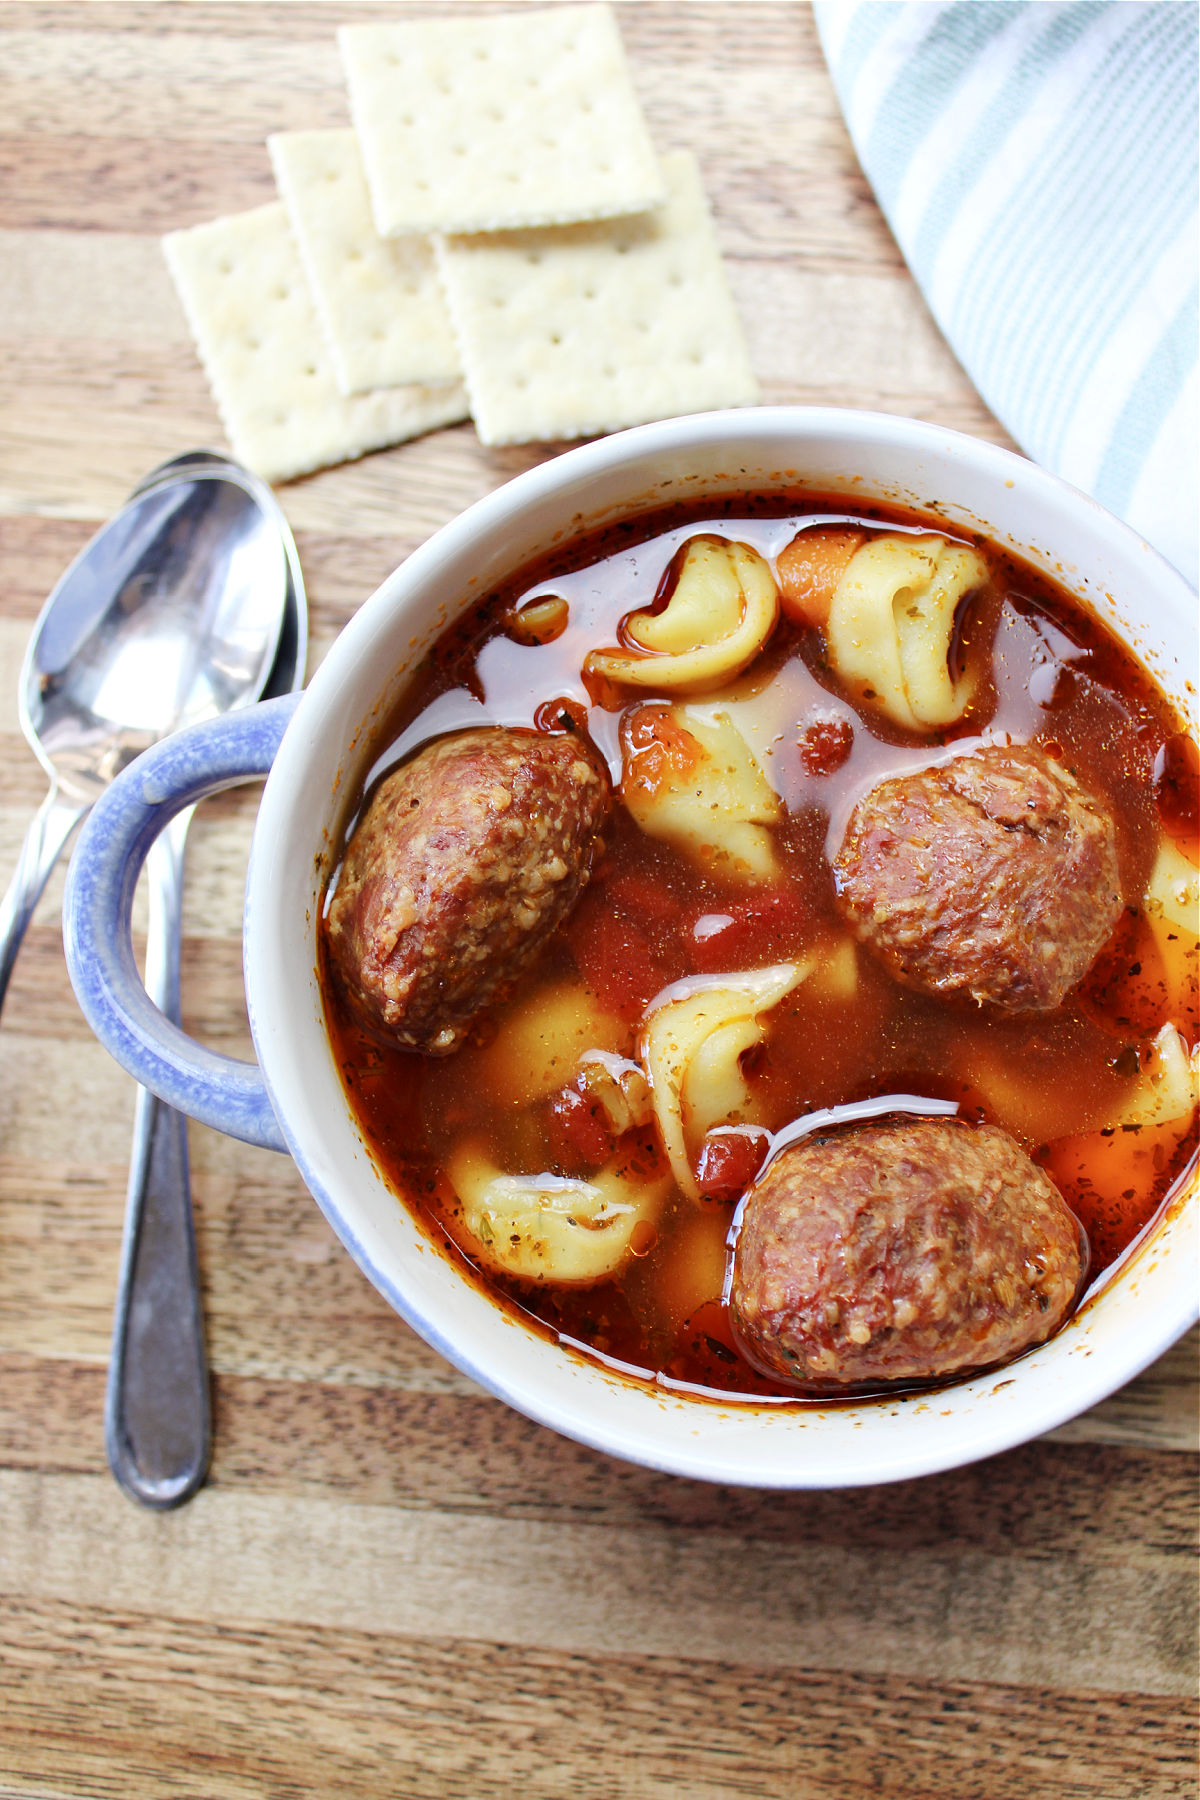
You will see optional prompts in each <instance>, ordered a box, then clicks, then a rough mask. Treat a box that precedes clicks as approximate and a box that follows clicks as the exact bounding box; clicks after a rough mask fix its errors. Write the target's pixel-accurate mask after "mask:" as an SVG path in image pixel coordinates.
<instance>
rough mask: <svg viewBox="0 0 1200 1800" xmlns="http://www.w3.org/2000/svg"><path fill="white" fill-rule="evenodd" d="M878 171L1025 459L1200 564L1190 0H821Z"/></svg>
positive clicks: (940, 311) (1182, 559)
mask: <svg viewBox="0 0 1200 1800" xmlns="http://www.w3.org/2000/svg"><path fill="white" fill-rule="evenodd" d="M815 11H816V17H817V26H818V29H819V31H820V35H821V41H822V44H823V47H824V50H825V55H826V59H827V61H828V63H829V67H830V70H831V72H832V75H833V80H834V84H835V86H836V88H837V91H838V97H839V99H840V101H841V104H842V110H843V112H844V113H845V115H846V120H847V123H848V125H849V127H850V133H851V136H852V137H853V139H854V145H855V148H856V150H857V151H858V155H859V159H860V161H861V163H862V166H863V168H864V170H865V171H866V174H867V177H868V179H869V180H870V182H871V185H872V187H873V188H874V190H875V193H876V196H877V197H878V200H879V202H880V205H881V206H882V208H883V210H884V212H885V214H886V215H887V218H888V222H889V223H890V225H891V227H892V230H893V232H894V233H895V235H896V239H897V242H898V243H899V245H900V248H901V250H902V251H903V252H904V256H905V259H906V261H907V262H908V265H909V268H910V269H911V270H912V273H913V275H914V276H915V278H916V280H917V282H918V283H919V285H920V287H921V289H922V291H923V293H924V295H925V298H926V300H927V302H928V303H929V306H930V308H931V310H932V312H933V314H934V317H935V318H936V319H937V321H938V324H939V325H940V326H941V328H942V331H943V332H944V334H945V336H946V338H947V340H948V342H949V343H950V345H951V347H952V349H953V350H954V352H955V354H956V355H957V357H958V359H959V361H960V362H961V363H962V365H963V367H964V368H965V369H966V371H967V373H968V374H969V375H970V377H971V379H972V381H973V382H974V383H975V385H976V387H977V388H978V389H979V392H980V394H981V395H982V396H983V398H984V400H985V401H986V402H987V404H988V406H989V407H990V408H991V410H992V411H993V412H994V413H995V415H996V417H997V418H998V419H1000V420H1001V421H1002V422H1003V424H1004V425H1005V427H1006V428H1007V430H1008V431H1009V432H1010V433H1011V434H1012V436H1013V438H1014V439H1015V440H1016V442H1017V443H1018V444H1020V446H1021V448H1022V449H1023V450H1024V451H1025V453H1026V454H1027V455H1028V456H1030V457H1032V458H1033V460H1034V461H1035V462H1039V463H1042V464H1043V465H1044V466H1045V467H1046V468H1049V469H1052V470H1054V471H1055V472H1056V473H1057V474H1059V475H1062V476H1064V477H1065V479H1066V480H1067V481H1070V482H1072V483H1074V485H1075V486H1076V487H1080V488H1083V489H1084V491H1085V492H1087V493H1089V494H1092V495H1094V496H1095V498H1096V499H1097V500H1099V501H1100V502H1101V504H1102V505H1104V506H1106V507H1108V509H1109V510H1110V511H1111V512H1114V513H1117V514H1118V515H1119V516H1120V517H1121V518H1123V519H1126V520H1127V521H1128V522H1129V524H1131V525H1132V526H1133V527H1134V528H1135V530H1137V531H1139V532H1140V533H1141V534H1142V536H1143V537H1145V538H1147V539H1148V540H1149V541H1150V543H1152V544H1153V545H1155V547H1156V548H1157V549H1159V550H1161V551H1162V553H1163V554H1164V556H1166V557H1167V558H1168V559H1169V560H1170V561H1171V562H1173V563H1174V564H1175V565H1176V567H1177V568H1179V569H1180V570H1181V571H1182V573H1183V574H1185V575H1186V576H1187V577H1188V579H1189V580H1190V581H1192V582H1193V583H1194V582H1195V581H1196V575H1197V522H1196V515H1197V440H1198V437H1200V423H1198V418H1197V373H1196V356H1197V334H1198V325H1197V266H1198V245H1200V238H1198V232H1197V197H1198V185H1200V183H1198V172H1200V150H1198V142H1200V140H1198V136H1197V132H1198V116H1197V66H1198V64H1197V18H1198V16H1200V15H1198V10H1197V7H1196V5H1195V4H1194V3H1193V0H1148V3H1143V0H1069V3H1066V4H1059V3H1057V0H950V3H949V4H939V3H928V0H922V3H906V0H816V6H815Z"/></svg>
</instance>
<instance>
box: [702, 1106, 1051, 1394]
mask: <svg viewBox="0 0 1200 1800" xmlns="http://www.w3.org/2000/svg"><path fill="white" fill-rule="evenodd" d="M1084 1263H1085V1246H1084V1239H1083V1236H1082V1232H1081V1230H1080V1227H1079V1224H1078V1222H1077V1220H1076V1219H1075V1217H1074V1214H1073V1213H1071V1212H1070V1210H1069V1209H1068V1207H1067V1204H1066V1202H1065V1200H1064V1199H1063V1197H1062V1195H1061V1194H1060V1193H1059V1192H1058V1189H1057V1188H1056V1187H1054V1186H1053V1184H1052V1183H1051V1182H1050V1181H1049V1180H1048V1179H1047V1178H1046V1176H1045V1175H1044V1174H1043V1173H1042V1171H1041V1170H1040V1169H1038V1168H1037V1167H1036V1166H1035V1165H1034V1164H1033V1163H1032V1162H1030V1160H1029V1158H1028V1157H1027V1156H1026V1155H1025V1152H1024V1151H1023V1150H1022V1149H1021V1148H1020V1146H1019V1145H1018V1144H1016V1143H1015V1142H1014V1141H1013V1139H1012V1138H1011V1137H1009V1135H1008V1133H1007V1132H1005V1131H1001V1130H1000V1129H999V1127H997V1126H994V1125H967V1124H964V1123H962V1122H961V1121H959V1120H956V1119H948V1118H938V1119H892V1120H885V1121H883V1122H880V1123H878V1124H871V1125H859V1126H850V1127H846V1128H842V1129H840V1130H836V1131H833V1132H830V1133H826V1134H822V1135H820V1136H813V1137H810V1138H806V1139H803V1140H802V1141H801V1142H799V1143H797V1144H793V1145H792V1146H790V1147H789V1148H788V1149H786V1150H784V1151H783V1152H782V1153H781V1154H780V1155H779V1156H778V1157H777V1158H776V1159H775V1161H774V1162H772V1163H771V1164H770V1165H769V1166H768V1168H767V1171H766V1173H765V1174H764V1175H763V1177H762V1178H761V1180H760V1181H759V1182H758V1183H757V1184H756V1185H755V1186H754V1187H753V1188H752V1189H751V1190H750V1193H749V1195H748V1196H747V1199H746V1204H745V1212H744V1215H743V1220H742V1227H741V1232H740V1234H739V1236H738V1241H737V1249H736V1252H735V1256H734V1267H733V1281H732V1286H731V1291H730V1310H731V1317H732V1322H733V1327H734V1333H735V1337H736V1339H737V1341H738V1343H739V1344H740V1346H741V1348H742V1351H743V1353H744V1355H745V1356H746V1358H747V1360H748V1361H749V1362H751V1363H753V1364H754V1365H755V1367H756V1368H759V1369H761V1370H763V1371H765V1372H766V1373H767V1374H770V1375H772V1376H777V1377H781V1378H782V1379H783V1380H784V1381H785V1382H787V1383H789V1384H790V1385H792V1386H796V1387H801V1388H804V1389H806V1390H808V1391H810V1392H813V1393H825V1392H832V1391H836V1390H838V1389H845V1388H850V1389H858V1388H861V1387H863V1386H864V1385H871V1384H879V1383H881V1382H896V1381H903V1382H913V1381H937V1380H941V1379H944V1378H946V1377H949V1376H952V1375H961V1374H964V1373H966V1372H967V1371H969V1370H972V1369H980V1368H987V1367H990V1366H992V1365H993V1364H996V1363H1000V1362H1005V1361H1007V1360H1008V1359H1009V1358H1010V1357H1013V1356H1017V1355H1019V1354H1020V1352H1021V1351H1023V1350H1028V1349H1031V1348H1032V1346H1033V1345H1034V1344H1040V1343H1042V1342H1043V1341H1044V1340H1045V1339H1046V1338H1048V1337H1049V1336H1050V1335H1051V1334H1052V1333H1053V1332H1054V1331H1055V1330H1057V1328H1058V1326H1059V1325H1060V1324H1061V1323H1062V1321H1063V1320H1064V1319H1065V1318H1066V1316H1067V1314H1068V1312H1069V1311H1070V1309H1071V1305H1072V1302H1073V1301H1074V1298H1075V1294H1076V1292H1077V1291H1078V1288H1079V1283H1080V1280H1081V1278H1082V1275H1083V1268H1084Z"/></svg>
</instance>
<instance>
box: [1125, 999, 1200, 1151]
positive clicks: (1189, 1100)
mask: <svg viewBox="0 0 1200 1800" xmlns="http://www.w3.org/2000/svg"><path fill="white" fill-rule="evenodd" d="M1139 1062H1140V1067H1139V1069H1138V1075H1137V1082H1136V1085H1135V1086H1134V1089H1133V1092H1132V1093H1131V1094H1130V1096H1129V1098H1128V1100H1127V1101H1126V1102H1125V1105H1124V1106H1123V1107H1122V1108H1121V1111H1120V1114H1119V1116H1118V1117H1117V1118H1115V1119H1114V1120H1113V1121H1112V1124H1113V1126H1114V1127H1122V1126H1132V1125H1170V1124H1172V1123H1173V1122H1174V1121H1175V1120H1177V1119H1178V1120H1180V1121H1182V1120H1187V1119H1190V1118H1191V1116H1192V1113H1193V1112H1194V1111H1195V1107H1196V1100H1197V1097H1198V1096H1197V1085H1198V1082H1200V1045H1198V1046H1197V1049H1196V1051H1194V1052H1193V1053H1192V1054H1191V1055H1190V1056H1189V1054H1188V1047H1187V1043H1186V1042H1185V1040H1184V1037H1183V1034H1182V1033H1181V1032H1180V1031H1179V1030H1178V1029H1177V1028H1176V1026H1174V1025H1169V1024H1168V1025H1164V1026H1163V1028H1162V1030H1161V1031H1160V1032H1159V1033H1158V1035H1157V1037H1155V1038H1154V1039H1153V1040H1152V1041H1151V1042H1150V1043H1149V1044H1148V1045H1145V1046H1143V1049H1142V1054H1141V1057H1140V1059H1139Z"/></svg>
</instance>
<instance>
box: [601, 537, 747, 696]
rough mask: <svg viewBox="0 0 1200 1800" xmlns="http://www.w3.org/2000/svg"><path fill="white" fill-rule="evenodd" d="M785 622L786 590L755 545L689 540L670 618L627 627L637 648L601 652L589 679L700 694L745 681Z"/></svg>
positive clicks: (645, 615) (646, 615)
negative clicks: (782, 592) (782, 596)
mask: <svg viewBox="0 0 1200 1800" xmlns="http://www.w3.org/2000/svg"><path fill="white" fill-rule="evenodd" d="M778 617H779V590H778V588H777V587H776V585H775V577H774V576H773V575H772V573H771V569H770V565H769V564H768V563H767V562H766V560H765V558H763V557H761V556H760V555H759V554H758V551H757V550H752V549H751V548H750V546H749V545H748V544H739V543H735V542H733V541H731V540H730V539H728V538H719V537H709V536H707V535H706V534H705V535H700V536H697V537H694V538H691V539H689V541H688V543H687V545H686V546H685V548H684V551H683V555H682V559H681V561H680V565H679V576H678V579H677V581H676V584H675V588H674V591H673V592H672V594H671V597H670V599H669V600H668V601H667V604H666V607H665V609H664V610H663V611H662V612H658V613H656V612H635V613H631V614H630V615H629V617H628V618H627V619H626V620H625V621H624V633H625V636H626V637H627V638H628V639H629V640H630V643H631V645H632V648H630V649H628V650H593V651H591V652H589V654H588V656H587V658H586V659H585V661H584V665H583V668H584V673H585V674H586V675H591V676H600V677H602V678H604V679H607V680H609V681H615V682H618V683H622V684H624V685H628V686H633V687H652V688H657V689H659V690H662V691H665V692H668V693H696V692H700V691H703V690H704V689H706V688H714V687H718V686H719V685H720V684H721V683H722V682H723V681H727V680H729V679H731V677H733V676H734V675H737V674H740V673H741V671H742V670H743V669H744V668H745V667H746V665H747V664H748V663H749V662H752V661H753V659H754V657H756V656H757V655H758V652H759V651H760V650H761V649H762V647H763V645H764V644H765V643H766V641H767V639H768V637H769V636H770V635H771V632H772V631H773V630H774V629H775V621H776V620H777V619H778Z"/></svg>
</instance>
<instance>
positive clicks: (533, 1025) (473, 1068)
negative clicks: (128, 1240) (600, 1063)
mask: <svg viewBox="0 0 1200 1800" xmlns="http://www.w3.org/2000/svg"><path fill="white" fill-rule="evenodd" d="M629 1037H630V1030H629V1027H628V1026H627V1025H626V1024H625V1021H624V1020H623V1019H621V1018H619V1017H618V1016H617V1015H616V1014H615V1013H611V1012H608V1011H606V1009H605V1008H604V1007H602V1006H601V1005H600V1003H599V1002H598V1001H597V1000H596V999H595V998H594V997H593V995H591V994H589V993H588V991H587V989H586V988H585V987H584V986H583V985H582V983H580V982H578V981H560V982H556V983H554V984H553V986H550V987H546V988H540V987H539V988H537V989H535V990H534V992H533V993H532V994H530V995H525V996H522V997H519V998H518V999H516V1000H514V1001H511V1002H510V1003H509V1005H508V1007H507V1008H506V1009H505V1011H504V1013H503V1015H502V1016H501V1018H500V1021H499V1030H498V1031H497V1033H496V1036H495V1037H494V1038H493V1039H492V1041H491V1042H490V1043H489V1044H486V1045H485V1046H484V1047H483V1048H482V1049H478V1050H477V1049H474V1048H469V1049H467V1050H465V1051H462V1052H460V1053H459V1065H460V1067H462V1068H463V1070H464V1078H465V1079H467V1080H469V1081H479V1082H480V1083H481V1084H482V1085H483V1086H484V1087H486V1088H487V1090H488V1091H489V1092H490V1093H491V1094H493V1095H494V1096H495V1098H496V1100H497V1101H498V1102H499V1103H500V1104H501V1105H502V1106H526V1105H530V1104H532V1103H533V1102H535V1101H537V1100H542V1099H544V1098H545V1097H546V1096H547V1095H549V1094H552V1093H554V1091H555V1089H556V1088H560V1087H562V1086H563V1085H564V1083H566V1082H568V1081H570V1080H571V1079H572V1077H573V1076H574V1074H575V1072H576V1070H577V1069H578V1067H579V1065H580V1062H581V1060H582V1059H583V1058H584V1057H585V1056H586V1055H587V1054H588V1053H594V1054H599V1053H600V1052H606V1051H608V1052H620V1051H622V1050H624V1049H625V1047H626V1045H627V1042H628V1040H629Z"/></svg>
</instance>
